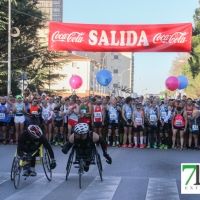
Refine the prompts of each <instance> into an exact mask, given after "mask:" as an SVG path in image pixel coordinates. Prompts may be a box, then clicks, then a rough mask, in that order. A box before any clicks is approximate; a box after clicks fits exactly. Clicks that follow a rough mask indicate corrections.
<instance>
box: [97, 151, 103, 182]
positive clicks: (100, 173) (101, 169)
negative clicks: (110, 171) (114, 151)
mask: <svg viewBox="0 0 200 200" xmlns="http://www.w3.org/2000/svg"><path fill="white" fill-rule="evenodd" d="M96 162H97V167H98V170H99V176H100V179H101V181H103V177H102V171H103V168H102V163H101V157H100V155H99V153H98V152H97V153H96Z"/></svg>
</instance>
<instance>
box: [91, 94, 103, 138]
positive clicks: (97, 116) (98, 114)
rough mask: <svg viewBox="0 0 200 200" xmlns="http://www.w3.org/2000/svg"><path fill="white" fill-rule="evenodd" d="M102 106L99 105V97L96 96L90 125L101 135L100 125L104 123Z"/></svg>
mask: <svg viewBox="0 0 200 200" xmlns="http://www.w3.org/2000/svg"><path fill="white" fill-rule="evenodd" d="M104 116H105V112H104V108H103V106H102V105H101V97H99V96H98V97H97V98H96V105H93V113H92V126H93V127H94V132H95V133H97V134H98V135H99V136H100V137H102V126H103V125H104Z"/></svg>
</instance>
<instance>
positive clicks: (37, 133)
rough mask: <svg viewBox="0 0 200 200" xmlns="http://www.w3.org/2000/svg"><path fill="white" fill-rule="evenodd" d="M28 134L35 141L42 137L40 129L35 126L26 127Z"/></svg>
mask: <svg viewBox="0 0 200 200" xmlns="http://www.w3.org/2000/svg"><path fill="white" fill-rule="evenodd" d="M28 133H29V135H30V136H31V137H33V138H35V139H39V138H40V137H41V136H42V135H43V133H42V130H41V129H40V127H39V126H36V125H30V126H28Z"/></svg>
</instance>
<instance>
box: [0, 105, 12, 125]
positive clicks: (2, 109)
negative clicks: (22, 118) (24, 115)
mask: <svg viewBox="0 0 200 200" xmlns="http://www.w3.org/2000/svg"><path fill="white" fill-rule="evenodd" d="M7 106H8V105H7V104H5V105H2V104H0V122H6V123H9V122H10V119H11V118H10V117H9V115H8V114H6V111H7Z"/></svg>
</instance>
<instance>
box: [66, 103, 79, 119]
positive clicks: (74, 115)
mask: <svg viewBox="0 0 200 200" xmlns="http://www.w3.org/2000/svg"><path fill="white" fill-rule="evenodd" d="M75 106H76V105H75ZM75 106H69V108H68V109H71V108H72V107H75ZM76 108H77V106H76ZM76 108H75V109H74V111H75V112H76V111H77V110H76ZM68 119H71V120H74V121H76V122H78V115H76V114H74V113H72V114H70V115H69V116H68Z"/></svg>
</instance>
